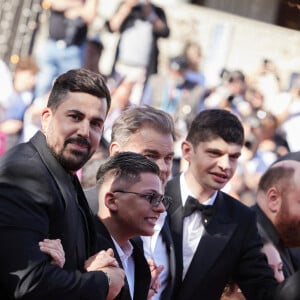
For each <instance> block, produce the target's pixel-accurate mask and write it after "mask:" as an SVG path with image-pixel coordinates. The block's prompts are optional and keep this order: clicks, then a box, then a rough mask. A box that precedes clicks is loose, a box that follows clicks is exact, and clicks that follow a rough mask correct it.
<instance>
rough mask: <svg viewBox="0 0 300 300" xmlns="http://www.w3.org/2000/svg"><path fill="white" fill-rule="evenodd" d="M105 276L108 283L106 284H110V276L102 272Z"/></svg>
mask: <svg viewBox="0 0 300 300" xmlns="http://www.w3.org/2000/svg"><path fill="white" fill-rule="evenodd" d="M103 273H104V274H105V276H106V278H107V283H108V286H110V283H111V279H110V276H109V274H108V273H107V272H103Z"/></svg>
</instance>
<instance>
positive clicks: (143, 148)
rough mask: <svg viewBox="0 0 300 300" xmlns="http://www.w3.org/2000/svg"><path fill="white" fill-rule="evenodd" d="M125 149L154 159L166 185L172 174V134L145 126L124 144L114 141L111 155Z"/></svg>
mask: <svg viewBox="0 0 300 300" xmlns="http://www.w3.org/2000/svg"><path fill="white" fill-rule="evenodd" d="M123 151H132V152H136V153H139V154H142V155H143V156H145V157H147V158H149V159H151V160H152V161H154V162H155V163H156V164H157V165H158V167H159V170H160V174H159V177H160V179H161V181H162V183H163V186H165V184H166V183H167V180H168V179H169V177H170V175H171V171H172V162H173V157H174V141H173V137H172V135H171V134H165V133H160V132H158V131H157V130H155V129H153V128H151V127H147V126H144V127H142V128H141V129H140V130H138V131H137V132H135V133H134V134H132V135H131V136H130V138H129V140H128V142H126V143H125V144H124V145H121V144H119V143H117V142H112V144H111V146H110V154H111V155H113V154H115V153H119V152H123Z"/></svg>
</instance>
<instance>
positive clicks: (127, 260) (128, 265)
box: [111, 237, 135, 299]
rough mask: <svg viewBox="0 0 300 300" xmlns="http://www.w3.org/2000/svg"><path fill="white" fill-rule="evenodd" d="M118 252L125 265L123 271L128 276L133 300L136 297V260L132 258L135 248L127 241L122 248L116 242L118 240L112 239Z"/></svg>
mask: <svg viewBox="0 0 300 300" xmlns="http://www.w3.org/2000/svg"><path fill="white" fill-rule="evenodd" d="M111 238H112V240H113V242H114V244H115V247H116V250H117V252H118V254H119V256H120V259H121V262H122V265H123V269H124V271H125V274H126V278H127V282H128V286H129V291H130V296H131V299H133V296H134V281H135V280H134V267H135V266H134V259H133V257H132V253H133V246H132V244H131V243H130V241H127V242H126V243H125V244H124V245H123V246H122V247H121V246H120V245H119V244H118V243H117V242H116V240H115V239H114V238H113V237H111Z"/></svg>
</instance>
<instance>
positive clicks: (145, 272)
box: [131, 240, 151, 300]
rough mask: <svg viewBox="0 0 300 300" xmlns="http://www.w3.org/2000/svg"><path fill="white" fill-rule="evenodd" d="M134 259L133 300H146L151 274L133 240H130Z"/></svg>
mask: <svg viewBox="0 0 300 300" xmlns="http://www.w3.org/2000/svg"><path fill="white" fill-rule="evenodd" d="M131 243H132V245H133V247H134V248H133V257H134V266H135V269H134V270H135V271H134V300H142V299H147V296H148V292H149V287H150V281H151V274H150V269H149V265H148V263H147V261H146V259H145V257H144V253H143V251H142V249H141V248H140V246H139V245H137V244H136V242H135V240H131Z"/></svg>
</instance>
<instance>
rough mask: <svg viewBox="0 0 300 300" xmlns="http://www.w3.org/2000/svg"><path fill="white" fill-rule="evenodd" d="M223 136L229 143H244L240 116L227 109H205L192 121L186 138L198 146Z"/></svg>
mask: <svg viewBox="0 0 300 300" xmlns="http://www.w3.org/2000/svg"><path fill="white" fill-rule="evenodd" d="M218 137H220V138H222V139H223V140H224V141H225V142H227V143H234V144H238V145H241V146H242V145H243V144H244V128H243V125H242V123H241V122H240V120H239V119H238V117H237V116H236V115H235V114H233V113H231V112H230V111H228V110H225V109H205V110H203V111H201V112H200V113H198V115H197V116H196V117H195V118H194V120H193V121H192V124H191V127H190V129H189V131H188V134H187V138H186V140H187V141H189V142H190V143H192V145H193V146H194V147H196V146H197V145H198V144H199V143H200V142H207V141H210V140H212V139H215V138H218Z"/></svg>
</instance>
